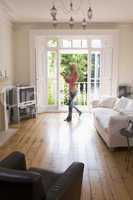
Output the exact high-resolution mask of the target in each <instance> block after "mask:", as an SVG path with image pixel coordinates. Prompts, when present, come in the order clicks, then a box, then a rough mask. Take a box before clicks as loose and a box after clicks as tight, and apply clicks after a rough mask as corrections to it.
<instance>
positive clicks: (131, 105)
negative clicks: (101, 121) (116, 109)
mask: <svg viewBox="0 0 133 200" xmlns="http://www.w3.org/2000/svg"><path fill="white" fill-rule="evenodd" d="M121 112H122V113H123V114H125V115H128V116H133V100H131V99H129V100H128V102H127V104H126V106H125V108H124V109H123V110H122V111H121Z"/></svg>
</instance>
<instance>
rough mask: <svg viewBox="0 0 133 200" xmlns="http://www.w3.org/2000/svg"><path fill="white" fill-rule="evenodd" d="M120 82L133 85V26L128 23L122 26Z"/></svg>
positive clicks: (120, 38)
mask: <svg viewBox="0 0 133 200" xmlns="http://www.w3.org/2000/svg"><path fill="white" fill-rule="evenodd" d="M119 83H128V84H131V85H132V86H133V27H132V26H128V25H123V26H120V37H119Z"/></svg>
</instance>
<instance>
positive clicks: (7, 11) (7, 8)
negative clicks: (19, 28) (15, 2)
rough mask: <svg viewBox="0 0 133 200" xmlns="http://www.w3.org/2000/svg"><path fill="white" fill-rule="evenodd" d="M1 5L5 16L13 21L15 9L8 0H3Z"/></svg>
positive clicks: (0, 2)
mask: <svg viewBox="0 0 133 200" xmlns="http://www.w3.org/2000/svg"><path fill="white" fill-rule="evenodd" d="M0 7H1V8H2V11H3V16H4V17H6V18H7V19H8V20H10V21H13V20H14V19H15V11H14V9H13V7H12V6H11V4H10V3H9V1H8V0H1V1H0Z"/></svg>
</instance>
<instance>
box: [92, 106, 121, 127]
mask: <svg viewBox="0 0 133 200" xmlns="http://www.w3.org/2000/svg"><path fill="white" fill-rule="evenodd" d="M93 113H94V116H95V118H96V119H97V120H98V121H99V123H100V125H101V127H102V128H103V129H107V128H108V127H109V123H110V119H111V117H112V116H117V115H119V113H118V112H117V111H115V110H113V109H110V108H95V109H93Z"/></svg>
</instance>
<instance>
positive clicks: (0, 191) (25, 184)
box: [0, 167, 45, 200]
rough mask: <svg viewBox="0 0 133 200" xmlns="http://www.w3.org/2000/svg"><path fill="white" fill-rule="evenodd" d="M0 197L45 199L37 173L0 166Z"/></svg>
mask: <svg viewBox="0 0 133 200" xmlns="http://www.w3.org/2000/svg"><path fill="white" fill-rule="evenodd" d="M0 198H1V199H2V200H9V199H10V200H45V191H44V189H43V185H42V178H41V175H40V174H39V173H36V172H30V171H19V170H12V169H6V168H1V167H0Z"/></svg>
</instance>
